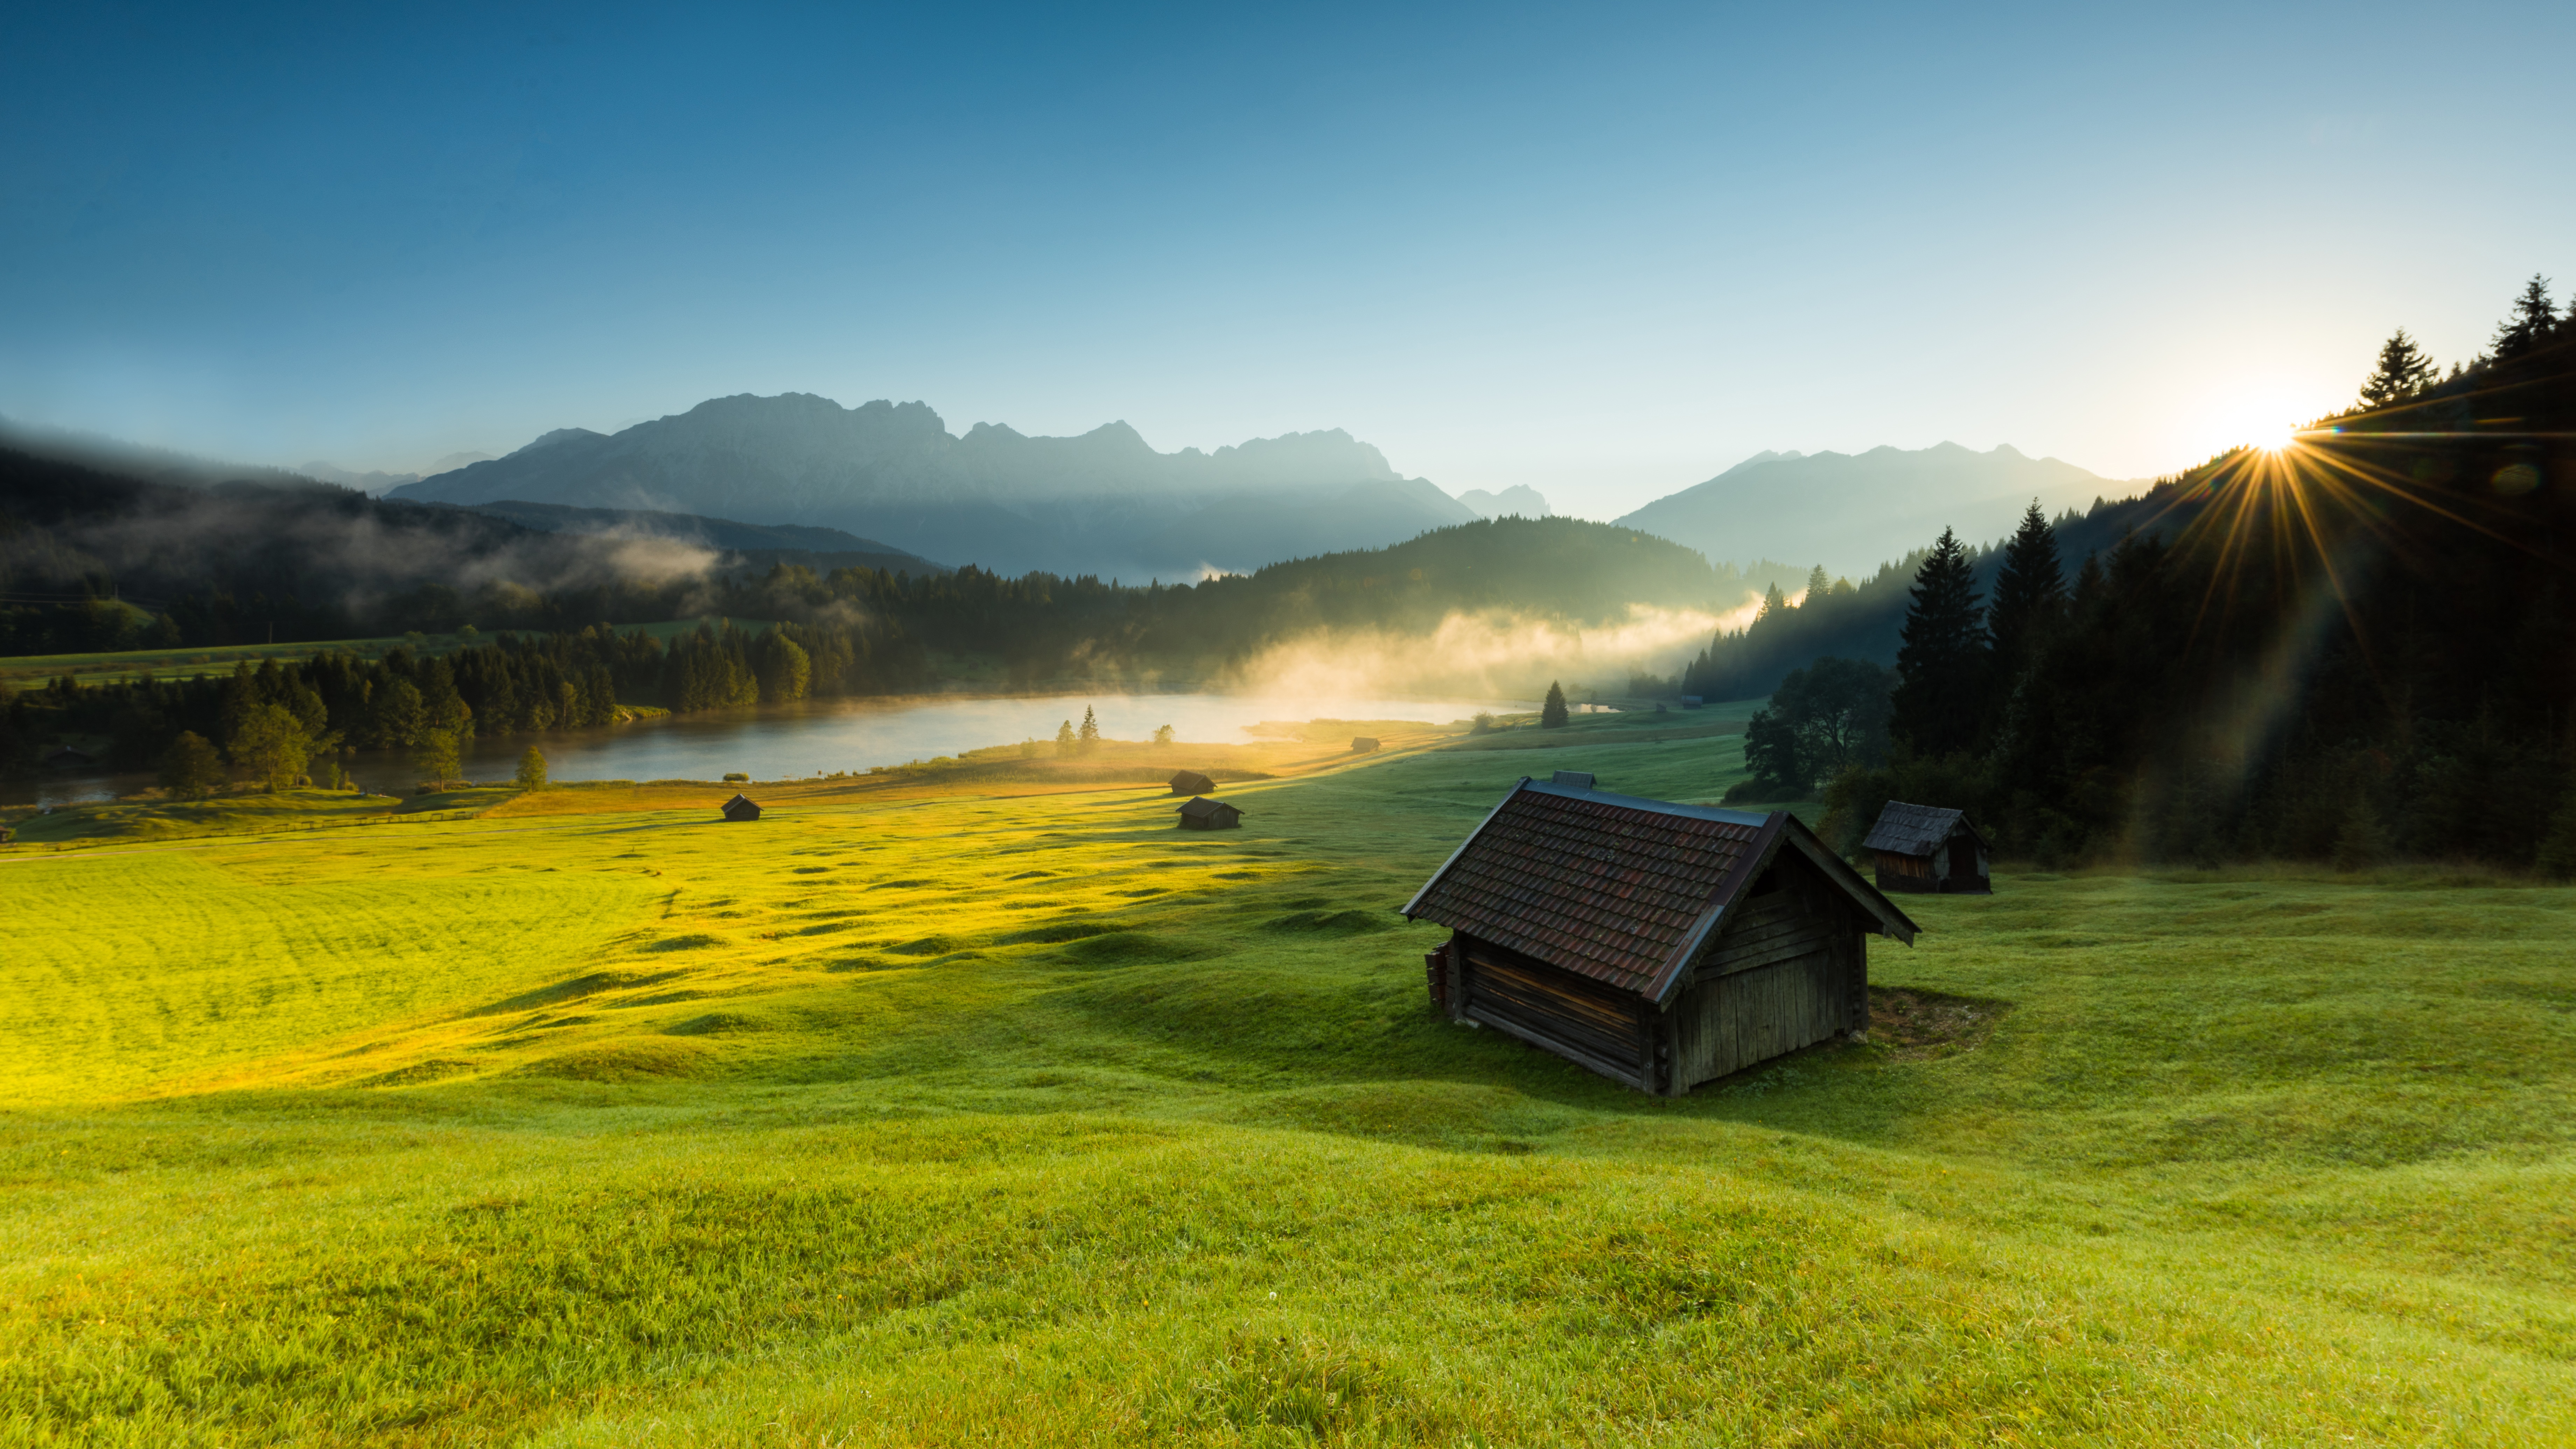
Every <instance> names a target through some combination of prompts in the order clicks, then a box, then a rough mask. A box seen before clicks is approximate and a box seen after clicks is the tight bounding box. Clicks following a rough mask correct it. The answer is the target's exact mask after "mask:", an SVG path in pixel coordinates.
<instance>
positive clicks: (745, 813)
mask: <svg viewBox="0 0 2576 1449" xmlns="http://www.w3.org/2000/svg"><path fill="white" fill-rule="evenodd" d="M724 818H726V819H727V820H758V819H759V818H760V807H759V806H757V805H755V804H753V803H751V797H750V796H748V795H736V796H734V797H733V798H732V799H730V800H727V801H726V802H724Z"/></svg>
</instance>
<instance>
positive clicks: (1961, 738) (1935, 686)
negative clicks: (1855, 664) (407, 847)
mask: <svg viewBox="0 0 2576 1449" xmlns="http://www.w3.org/2000/svg"><path fill="white" fill-rule="evenodd" d="M1911 593H1912V597H1913V603H1912V604H1911V605H1910V606H1908V608H1907V609H1906V611H1905V628H1904V632H1903V634H1902V635H1901V636H1900V637H1901V639H1902V641H1903V642H1902V643H1901V644H1900V645H1899V646H1898V648H1897V651H1896V672H1897V674H1898V675H1899V676H1900V682H1899V683H1898V685H1897V687H1896V700H1895V704H1896V708H1895V713H1894V716H1893V718H1892V719H1891V721H1890V723H1891V726H1892V733H1894V734H1895V736H1896V737H1897V738H1898V739H1901V740H1903V741H1905V742H1906V743H1907V744H1909V745H1911V746H1913V747H1914V749H1915V750H1916V751H1917V752H1918V753H1921V754H1925V755H1950V754H1959V753H1962V752H1965V751H1969V750H1974V749H1975V748H1977V745H1978V743H1979V737H1980V735H1981V734H1982V732H1983V730H1984V725H1985V713H1986V675H1987V668H1988V665H1989V663H1990V657H1989V656H1990V648H1989V644H1988V640H1987V637H1986V622H1985V615H1984V611H1983V610H1981V609H1979V608H1978V607H1977V580H1976V571H1975V569H1974V568H1972V567H1971V566H1970V565H1969V563H1968V551H1967V549H1966V548H1965V547H1963V546H1961V544H1960V543H1959V537H1958V535H1957V534H1956V533H1954V532H1952V531H1951V530H1949V529H1946V528H1945V529H1942V530H1941V537H1940V540H1939V541H1938V542H1936V543H1934V544H1933V545H1932V552H1931V553H1930V555H1928V556H1927V557H1926V558H1925V559H1924V560H1923V567H1922V568H1921V569H1919V570H1917V571H1916V573H1915V575H1914V587H1913V589H1912V591H1911Z"/></svg>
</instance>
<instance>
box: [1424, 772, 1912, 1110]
mask: <svg viewBox="0 0 2576 1449" xmlns="http://www.w3.org/2000/svg"><path fill="white" fill-rule="evenodd" d="M1404 914H1405V915H1406V916H1408V917H1410V918H1413V919H1416V920H1429V921H1437V922H1439V923H1440V924H1441V925H1444V926H1447V927H1449V929H1450V931H1451V932H1452V934H1451V936H1450V938H1449V940H1448V941H1447V942H1446V943H1445V944H1444V945H1442V946H1441V947H1440V949H1439V950H1437V951H1434V952H1432V953H1430V954H1429V955H1428V956H1426V957H1425V958H1424V964H1425V966H1426V967H1427V968H1428V969H1429V972H1430V986H1431V996H1432V1000H1433V1001H1434V1002H1435V1003H1436V1004H1438V1005H1439V1006H1440V1007H1441V1008H1442V1009H1443V1010H1445V1011H1446V1012H1447V1013H1448V1014H1449V1018H1450V1019H1451V1020H1452V1021H1461V1022H1472V1023H1474V1024H1476V1025H1479V1026H1485V1027H1491V1028H1493V1029H1494V1030H1497V1031H1501V1032H1505V1033H1507V1034H1509V1035H1512V1036H1516V1037H1519V1038H1520V1039H1521V1040H1523V1041H1526V1042H1529V1043H1532V1044H1533V1045H1536V1046H1540V1047H1544V1048H1546V1049H1547V1050H1549V1051H1552V1052H1555V1053H1556V1054H1558V1055H1559V1056H1562V1057H1565V1058H1567V1059H1568V1060H1570V1061H1573V1062H1576V1063H1579V1064H1581V1065H1583V1066H1586V1067H1589V1068H1591V1069H1592V1070H1593V1071H1596V1072H1599V1073H1600V1074H1602V1075H1603V1076H1605V1077H1609V1078H1610V1079H1612V1080H1613V1081H1619V1082H1625V1083H1627V1084H1628V1085H1629V1086H1632V1087H1635V1088H1637V1089H1639V1090H1640V1091H1645V1092H1651V1093H1656V1094H1659V1095H1668V1096H1679V1095H1681V1094H1682V1093H1684V1092H1687V1091H1689V1090H1690V1089H1691V1088H1693V1087H1695V1086H1698V1085H1699V1084H1700V1083H1702V1082H1707V1081H1713V1080H1715V1079H1716V1078H1719V1077H1723V1076H1725V1075H1727V1074H1728V1073H1730V1072H1736V1071H1741V1070H1743V1069H1744V1068H1746V1067H1749V1066H1751V1065H1753V1064H1754V1063H1756V1062H1760V1061H1764V1060H1767V1059H1769V1058H1771V1057H1776V1056H1779V1055H1780V1054H1782V1053H1784V1052H1791V1051H1795V1050H1797V1049H1798V1048H1800V1047H1803V1046H1808V1045H1811V1044H1813V1043H1815V1042H1819V1041H1823V1040H1824V1039H1826V1038H1827V1037H1830V1036H1833V1035H1835V1034H1836V1033H1838V1032H1844V1031H1854V1030H1860V1029H1862V1028H1865V1027H1866V1026H1867V1025H1868V1023H1869V950H1868V938H1869V937H1870V936H1872V935H1879V936H1893V937H1895V938H1896V939H1898V940H1900V941H1903V942H1905V943H1906V944H1907V945H1912V944H1913V942H1914V935H1915V931H1916V929H1917V928H1916V926H1915V924H1914V922H1912V921H1911V920H1908V919H1907V918H1906V916H1905V913H1904V912H1903V911H1900V910H1898V909H1897V908H1896V905H1895V903H1894V902H1892V901H1890V900H1889V899H1888V898H1887V897H1886V896H1884V895H1881V894H1880V893H1879V892H1878V891H1876V890H1875V889H1873V888H1871V886H1870V884H1869V882H1867V881H1865V880H1863V879H1861V876H1860V873H1859V872H1858V871H1856V870H1853V869H1852V868H1851V866H1850V865H1848V864H1846V863H1845V862H1844V861H1843V860H1841V859H1840V858H1839V857H1837V856H1836V855H1835V854H1834V853H1833V852H1832V851H1830V850H1828V849H1826V848H1825V846H1824V843H1823V842H1822V841H1819V840H1818V839H1816V837H1815V834H1814V832H1812V831H1810V830H1808V829H1807V827H1806V826H1804V825H1801V824H1799V823H1798V821H1797V818H1796V817H1794V816H1792V815H1790V814H1789V813H1788V812H1787V811H1785V810H1775V811H1772V812H1771V813H1770V814H1768V815H1756V814H1752V813H1750V812H1747V811H1742V810H1721V809H1716V808H1713V807H1710V806H1704V805H1675V804H1672V803H1669V802H1667V801H1662V800H1645V799H1639V798H1637V797H1635V796H1631V795H1615V794H1611V793H1609V792H1607V791H1602V790H1586V789H1580V788H1577V787H1574V786H1568V785H1556V784H1546V785H1542V784H1538V783H1536V782H1534V781H1531V780H1527V779H1524V780H1522V781H1521V782H1520V784H1519V785H1517V786H1515V787H1514V788H1513V790H1512V792H1511V793H1510V794H1509V795H1506V796H1504V797H1503V802H1502V803H1501V804H1500V805H1497V806H1495V807H1494V811H1493V813H1492V814H1490V815H1488V816H1486V817H1485V822H1484V823H1483V824H1482V825H1479V826H1478V827H1476V831H1475V833H1474V834H1472V835H1470V836H1468V837H1467V841H1466V843H1465V844H1464V845H1461V846H1459V847H1458V850H1457V853H1456V854H1454V855H1452V856H1450V857H1449V861H1448V863H1447V864H1445V865H1443V866H1441V867H1440V870H1439V872H1438V873H1437V874H1435V875H1434V876H1432V877H1431V880H1430V882H1429V883H1428V884H1426V885H1424V886H1423V888H1422V890H1421V892H1420V893H1419V894H1417V895H1415V896H1414V898H1413V900H1412V901H1411V902H1410V903H1409V904H1407V905H1406V906H1405V907H1404Z"/></svg>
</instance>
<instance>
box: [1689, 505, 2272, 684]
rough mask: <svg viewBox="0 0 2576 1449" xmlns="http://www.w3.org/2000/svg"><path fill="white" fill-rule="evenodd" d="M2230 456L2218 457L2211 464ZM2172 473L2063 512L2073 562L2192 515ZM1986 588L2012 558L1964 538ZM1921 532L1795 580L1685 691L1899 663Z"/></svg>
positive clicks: (1694, 666) (1702, 661)
mask: <svg viewBox="0 0 2576 1449" xmlns="http://www.w3.org/2000/svg"><path fill="white" fill-rule="evenodd" d="M2224 461H2225V460H2224V459H2220V460H2214V461H2213V462H2212V463H2211V464H2209V465H2208V466H2209V467H2212V468H2215V467H2218V466H2220V465H2221V464H2222V463H2223V462H2224ZM2197 476H2199V475H2198V473H2197V472H2196V473H2194V474H2192V475H2186V476H2185V477H2183V478H2175V479H2167V480H2164V481H2162V482H2160V483H2158V484H2157V485H2155V487H2154V488H2153V489H2151V490H2150V491H2149V492H2148V494H2147V495H2146V496H2144V497H2139V498H2130V499H2124V500H2122V501H2120V502H2117V503H2110V502H2102V503H2097V504H2096V505H2095V506H2094V507H2093V508H2092V509H2091V510H2090V511H2088V512H2084V513H2076V512H2073V511H2069V512H2066V513H2063V514H2060V515H2059V516H2058V517H2057V518H2056V520H2055V521H2054V526H2055V528H2056V533H2057V539H2058V548H2059V551H2060V553H2061V554H2062V555H2063V556H2064V557H2065V558H2066V560H2067V561H2068V564H2069V566H2077V565H2080V564H2082V562H2083V561H2084V560H2085V559H2087V558H2090V557H2092V556H2094V555H2096V554H2100V553H2107V552H2108V551H2110V550H2111V549H2112V548H2115V547H2117V546H2118V545H2119V543H2120V540H2122V539H2123V538H2127V537H2130V536H2132V535H2136V536H2138V537H2142V538H2161V537H2169V536H2171V535H2172V534H2173V533H2174V532H2175V531H2176V530H2177V529H2178V528H2180V527H2181V526H2183V525H2184V524H2185V523H2186V522H2187V521H2188V520H2189V519H2190V518H2191V516H2192V514H2193V512H2194V509H2195V507H2196V505H2195V504H2193V503H2192V502H2191V501H2190V497H2189V495H2190V494H2191V492H2192V488H2191V483H2190V479H2191V478H2193V477H2197ZM1964 542H1965V544H1966V547H1967V553H1968V559H1969V563H1970V565H1971V567H1972V568H1973V569H1974V570H1975V576H1976V582H1977V587H1978V590H1979V592H1980V594H1981V595H1988V594H1991V593H1992V592H1993V590H1994V582H1995V573H1996V571H1997V570H1998V569H1999V568H2000V567H2001V566H2002V563H2003V551H2002V548H2001V547H2000V545H2001V542H2002V540H2000V539H1996V540H1976V539H1969V540H1965V541H1964ZM1931 545H1932V539H1931V538H1925V539H1923V540H1921V541H1920V542H1919V543H1918V544H1917V545H1916V546H1915V548H1914V550H1913V551H1912V552H1910V553H1908V554H1907V555H1906V556H1905V557H1903V558H1901V559H1898V560H1896V561H1895V562H1893V563H1887V564H1882V565H1880V566H1879V569H1878V571H1877V572H1876V573H1874V574H1872V575H1870V576H1869V577H1868V578H1866V579H1864V580H1861V581H1860V582H1859V583H1856V584H1855V583H1853V582H1851V581H1850V580H1847V579H1837V580H1834V581H1833V582H1832V583H1830V584H1828V585H1827V586H1826V587H1825V588H1823V589H1820V590H1812V591H1810V590H1809V582H1810V581H1812V579H1813V575H1810V578H1809V580H1802V581H1799V582H1795V583H1792V584H1789V585H1788V586H1786V587H1785V588H1783V589H1782V591H1781V596H1780V597H1779V598H1777V599H1775V600H1772V601H1770V602H1769V604H1768V605H1767V606H1766V607H1765V608H1764V610H1763V611H1762V613H1761V614H1759V615H1758V616H1756V617H1755V618H1754V620H1753V621H1752V623H1750V624H1749V625H1747V626H1746V627H1744V628H1742V629H1739V630H1734V631H1732V632H1729V633H1727V634H1724V635H1721V636H1719V637H1718V638H1717V639H1715V640H1713V641H1711V642H1710V645H1709V647H1708V648H1707V649H1706V650H1705V651H1703V652H1702V653H1701V654H1700V656H1699V657H1698V658H1697V659H1694V660H1692V661H1691V663H1690V666H1689V667H1688V668H1687V669H1686V670H1684V672H1683V676H1682V689H1683V692H1684V693H1687V694H1696V695H1700V696H1702V697H1704V698H1708V699H1753V698H1757V697H1759V696H1762V695H1766V694H1769V693H1770V692H1771V691H1772V690H1773V689H1775V688H1777V687H1778V685H1779V683H1780V680H1781V678H1782V677H1783V676H1785V675H1786V674H1788V672H1789V671H1790V670H1793V669H1802V668H1804V667H1806V665H1807V664H1808V663H1810V662H1811V661H1813V660H1815V659H1818V658H1821V657H1831V658H1841V659H1866V660H1869V661H1870V662H1871V663H1874V664H1885V665H1893V664H1895V663H1896V650H1897V645H1898V642H1899V639H1898V635H1899V634H1900V632H1901V631H1902V630H1903V627H1904V624H1905V608H1906V603H1907V599H1908V597H1909V595H1910V591H1911V590H1912V588H1913V586H1914V575H1915V571H1916V570H1917V569H1918V568H1920V567H1921V566H1922V563H1923V558H1924V555H1925V554H1926V553H1927V552H1928V551H1929V550H1930V548H1931Z"/></svg>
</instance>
